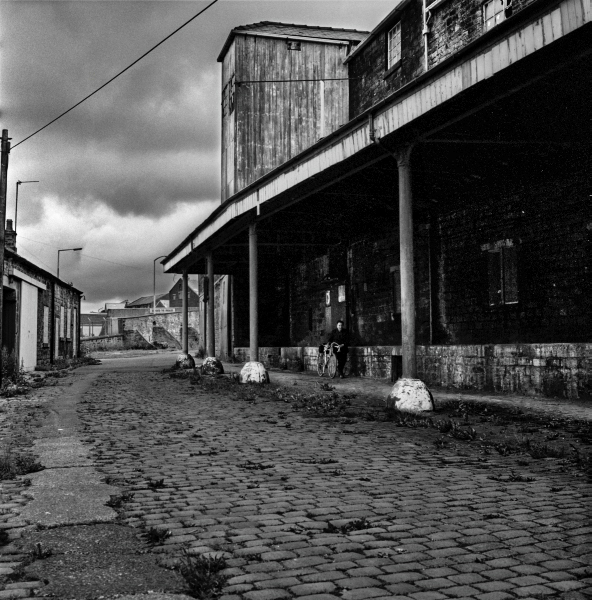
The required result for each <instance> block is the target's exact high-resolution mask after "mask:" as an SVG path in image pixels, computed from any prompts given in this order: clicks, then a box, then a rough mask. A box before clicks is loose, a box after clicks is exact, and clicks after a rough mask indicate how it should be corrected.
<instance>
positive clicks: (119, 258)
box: [0, 0, 396, 312]
mask: <svg viewBox="0 0 592 600" xmlns="http://www.w3.org/2000/svg"><path fill="white" fill-rule="evenodd" d="M207 4H208V2H202V1H196V0H190V1H184V2H175V1H168V0H164V1H155V2H152V1H148V0H134V1H128V0H120V1H118V0H112V1H104V2H103V1H90V0H78V1H75V2H68V1H51V0H40V1H28V0H16V1H13V2H11V1H6V0H2V1H1V2H0V27H1V31H0V35H1V47H0V90H1V96H0V109H1V111H2V112H1V114H0V127H1V128H2V129H8V134H9V137H11V138H12V142H11V143H12V145H13V146H15V145H16V144H18V143H19V142H20V141H21V140H22V139H24V138H26V137H27V136H28V135H30V134H31V133H33V132H34V131H36V130H37V129H39V128H40V127H42V126H43V125H45V124H46V123H48V122H49V121H51V120H52V119H54V118H55V117H56V116H58V115H59V114H60V113H62V112H63V111H65V110H67V109H68V108H70V107H71V106H73V105H74V104H76V103H77V102H78V101H79V100H81V99H82V98H84V97H85V96H86V95H88V94H89V93H91V92H92V91H94V90H95V89H96V88H98V87H99V86H100V85H102V84H103V83H105V82H106V81H108V80H109V79H110V78H111V77H113V76H114V75H115V74H116V73H117V72H119V71H120V70H122V69H123V68H125V67H126V66H128V65H129V64H130V63H132V62H133V61H134V60H136V59H137V58H139V57H140V56H141V55H142V54H143V53H144V52H146V51H147V50H149V49H150V48H151V47H152V46H154V45H155V44H156V43H158V42H159V41H160V40H162V39H163V38H164V37H166V36H167V35H168V34H170V33H171V32H172V31H174V30H175V29H176V28H177V27H179V26H180V25H181V24H183V23H184V22H185V21H187V20H188V19H189V18H190V17H191V16H193V15H195V14H196V13H197V12H199V11H200V10H201V9H202V8H204V7H205V6H206V5H207ZM395 4H396V1H395V0H390V1H384V0H361V1H357V0H356V1H354V0H313V1H309V0H267V1H257V0H219V2H218V3H217V4H215V5H213V6H212V7H211V8H210V9H209V10H208V11H206V12H205V13H204V14H203V15H202V16H200V17H198V18H197V19H196V20H195V21H193V22H192V23H191V24H189V25H188V26H187V27H185V28H184V29H182V30H181V31H180V32H179V33H177V34H176V35H175V36H173V37H172V38H171V39H169V40H168V41H166V42H165V43H164V44H163V45H162V46H160V47H159V48H158V49H156V50H155V51H154V52H153V53H151V54H149V55H148V56H147V57H146V58H144V59H143V60H142V61H141V62H139V63H138V64H137V65H135V66H134V67H132V68H131V69H130V70H129V71H127V72H126V73H124V74H123V75H122V76H121V77H120V78H118V79H116V80H115V81H114V82H112V83H111V84H110V85H109V86H107V87H106V88H104V89H103V90H101V91H100V92H99V93H98V94H96V95H95V96H93V97H92V98H90V99H89V100H87V101H86V102H84V103H83V104H82V105H80V106H79V107H78V108H76V109H74V110H73V111H72V112H70V113H69V114H68V115H66V116H65V117H62V118H61V119H60V120H59V121H57V122H56V123H54V124H53V125H51V126H50V127H48V128H47V129H45V130H43V131H42V132H40V133H38V134H37V135H35V136H34V137H32V138H31V139H29V140H27V141H25V142H24V143H23V144H21V145H19V146H18V147H16V148H14V149H13V151H12V152H11V155H10V162H9V170H8V189H7V215H6V216H7V218H9V219H14V213H15V190H16V181H17V180H21V181H26V180H35V179H38V180H39V183H28V184H22V185H21V186H20V187H19V199H18V200H19V201H18V222H17V233H18V237H17V247H18V251H19V254H21V255H22V256H24V257H25V258H27V259H29V260H31V261H32V262H35V263H36V264H38V265H40V266H41V267H43V268H45V269H47V270H48V271H50V272H52V273H55V272H56V263H57V250H58V249H60V248H73V247H79V246H81V247H83V248H84V249H83V251H82V252H64V253H61V255H60V276H61V278H62V279H64V280H66V281H69V282H73V284H74V285H75V287H77V288H78V289H80V290H83V291H84V294H85V299H83V301H82V310H83V312H90V311H96V310H99V309H100V308H101V307H102V306H104V304H105V302H115V301H119V300H126V299H127V300H130V301H131V300H134V299H136V298H138V297H140V296H144V295H151V294H152V289H153V283H152V281H153V265H154V262H153V261H154V259H155V258H156V257H157V256H159V255H163V254H168V253H169V252H171V251H172V250H173V249H174V248H175V247H176V246H177V245H178V244H179V243H180V242H181V241H182V240H183V238H185V236H187V235H188V234H189V233H190V232H191V231H192V230H193V229H195V227H197V225H199V223H200V222H201V221H203V219H204V218H205V217H207V215H208V214H209V213H210V212H211V211H212V210H213V209H214V208H215V206H217V205H218V204H219V202H220V192H219V187H220V70H221V69H220V64H219V63H217V62H216V58H217V56H218V54H219V52H220V50H221V49H222V45H223V44H224V41H225V39H226V37H227V36H228V33H229V32H230V30H231V29H232V28H233V27H236V26H238V25H245V24H248V23H256V22H259V21H282V22H286V23H301V24H307V25H322V26H330V27H346V28H354V29H359V30H370V29H372V28H373V27H374V26H376V25H377V24H378V23H379V22H380V21H381V20H382V19H383V18H384V17H385V16H386V15H387V14H388V12H389V11H390V10H391V8H392V7H393V6H394V5H395ZM156 272H157V279H156V282H157V293H163V292H166V291H168V289H169V288H170V287H171V286H172V284H173V281H174V277H175V276H173V275H170V274H163V273H162V266H161V265H160V261H157V263H156Z"/></svg>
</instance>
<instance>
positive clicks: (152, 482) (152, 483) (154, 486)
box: [146, 479, 164, 490]
mask: <svg viewBox="0 0 592 600" xmlns="http://www.w3.org/2000/svg"><path fill="white" fill-rule="evenodd" d="M146 485H147V486H148V487H149V488H150V489H151V490H158V489H160V488H163V487H164V479H149V480H148V481H147V482H146Z"/></svg>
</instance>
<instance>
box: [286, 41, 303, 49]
mask: <svg viewBox="0 0 592 600" xmlns="http://www.w3.org/2000/svg"><path fill="white" fill-rule="evenodd" d="M286 44H287V45H288V50H296V51H301V50H302V42H297V41H295V40H287V41H286Z"/></svg>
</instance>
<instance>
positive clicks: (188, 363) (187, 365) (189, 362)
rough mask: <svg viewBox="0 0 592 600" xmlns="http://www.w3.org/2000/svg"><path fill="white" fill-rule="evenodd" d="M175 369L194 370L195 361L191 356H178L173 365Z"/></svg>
mask: <svg viewBox="0 0 592 600" xmlns="http://www.w3.org/2000/svg"><path fill="white" fill-rule="evenodd" d="M175 366H176V368H177V369H193V368H195V360H193V356H191V354H185V353H183V354H179V355H178V356H177V362H176V363H175Z"/></svg>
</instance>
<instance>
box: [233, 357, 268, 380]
mask: <svg viewBox="0 0 592 600" xmlns="http://www.w3.org/2000/svg"><path fill="white" fill-rule="evenodd" d="M239 383H269V373H268V372H267V369H266V368H265V365H264V364H263V363H260V362H255V361H251V362H248V363H246V364H245V366H244V367H243V368H242V369H241V372H240V378H239Z"/></svg>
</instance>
